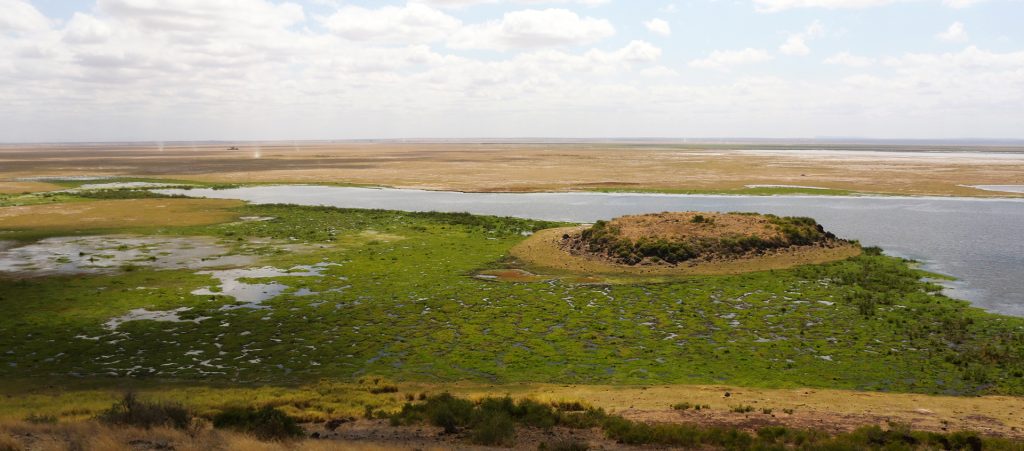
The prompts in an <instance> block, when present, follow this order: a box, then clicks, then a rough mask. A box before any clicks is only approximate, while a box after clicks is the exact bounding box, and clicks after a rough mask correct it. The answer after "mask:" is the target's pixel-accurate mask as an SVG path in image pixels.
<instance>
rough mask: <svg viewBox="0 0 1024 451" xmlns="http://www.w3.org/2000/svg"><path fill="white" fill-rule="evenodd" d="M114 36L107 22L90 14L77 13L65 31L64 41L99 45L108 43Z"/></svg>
mask: <svg viewBox="0 0 1024 451" xmlns="http://www.w3.org/2000/svg"><path fill="white" fill-rule="evenodd" d="M113 34H114V31H113V29H112V28H111V27H110V24H108V23H107V22H104V21H102V20H100V19H97V18H96V17H94V16H92V15H89V14H84V13H79V12H76V13H75V14H74V15H73V16H71V21H70V22H68V25H67V27H66V28H65V30H64V39H66V40H69V41H71V42H79V43H99V42H103V41H106V40H107V39H109V38H110V37H111V36H112V35H113Z"/></svg>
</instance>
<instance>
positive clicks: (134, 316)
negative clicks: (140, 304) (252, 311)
mask: <svg viewBox="0 0 1024 451" xmlns="http://www.w3.org/2000/svg"><path fill="white" fill-rule="evenodd" d="M189 310H192V309H191V308H189V307H181V308H177V309H174V310H166V311H151V310H146V309H144V308H140V309H135V310H131V311H129V312H128V313H125V314H124V315H121V316H118V317H115V318H111V319H110V320H108V321H107V322H105V323H103V327H104V328H106V329H107V330H110V331H115V330H117V328H118V327H120V326H121V324H124V323H127V322H129V321H144V320H145V321H158V322H168V323H197V324H198V323H200V322H202V321H205V320H208V319H210V317H204V316H201V317H198V318H195V319H189V320H185V319H181V317H180V315H181V314H182V313H185V312H187V311H189Z"/></svg>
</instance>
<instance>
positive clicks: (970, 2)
mask: <svg viewBox="0 0 1024 451" xmlns="http://www.w3.org/2000/svg"><path fill="white" fill-rule="evenodd" d="M984 1H985V0H942V4H944V5H946V6H948V7H950V8H954V9H963V8H969V7H971V6H974V5H977V4H978V3H981V2H984Z"/></svg>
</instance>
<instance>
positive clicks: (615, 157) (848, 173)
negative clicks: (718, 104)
mask: <svg viewBox="0 0 1024 451" xmlns="http://www.w3.org/2000/svg"><path fill="white" fill-rule="evenodd" d="M240 147H241V149H240V150H226V148H227V145H209V146H188V147H180V146H179V147H164V148H162V149H160V148H157V147H155V146H146V147H141V146H136V147H132V146H123V145H119V146H55V145H51V146H21V147H18V146H5V147H0V180H3V179H8V180H9V179H13V178H16V177H27V176H41V175H47V176H56V175H61V176H69V175H131V176H138V177H162V178H174V179H186V180H196V181H204V182H224V183H251V182H279V183H344V184H367V185H380V186H393V187H402V188H420V189H431V190H457V191H569V190H594V189H630V190H698V191H730V190H738V189H743V188H744V187H745V186H746V185H773V184H780V185H799V186H813V187H820V188H829V189H835V190H850V191H856V192H867V193H887V194H904V195H943V196H949V195H956V196H1014V195H1013V194H1005V193H993V192H986V191H981V190H977V189H974V188H970V187H966V186H962V185H981V184H988V185H1010V184H1024V159H1021V158H1000V157H992V156H991V154H989V156H986V155H985V154H970V153H967V154H966V155H965V154H964V153H960V154H948V155H949V156H945V155H946V154H941V153H930V154H921V155H907V154H905V153H894V152H871V153H863V152H861V153H857V152H845V153H840V154H836V153H822V154H819V155H815V154H813V153H764V152H758V151H755V150H756V149H760V148H764V147H770V146H750V145H746V146H745V145H737V146H722V145H712V144H708V145H700V144H624V143H623V144H616V143H590V144H587V143H549V144H493V143H476V144H473V143H464V142H460V143H399V142H379V143H373V142H368V143H332V144H322V143H321V144H317V143H297V144H287V145H281V144H274V145H272V144H266V145H255V144H243V145H241V146H240ZM801 147H806V146H800V145H793V146H785V148H787V149H788V148H801ZM813 147H814V146H811V147H810V148H813ZM817 147H821V146H817ZM834 147H835V146H834ZM838 148H839V149H841V150H844V151H845V150H853V151H862V150H884V151H894V150H898V151H904V150H915V149H912V148H904V147H894V148H893V147H885V146H839V147H838ZM916 150H930V151H936V150H937V151H963V150H965V149H961V148H944V147H928V148H922V149H916ZM966 150H978V149H972V148H968V149H966ZM981 150H985V151H993V150H994V151H1008V150H1013V151H1019V150H1020V149H1017V148H1006V149H1003V148H995V149H992V148H982V149H981ZM972 155H976V156H972ZM1016 196H1019V195H1016Z"/></svg>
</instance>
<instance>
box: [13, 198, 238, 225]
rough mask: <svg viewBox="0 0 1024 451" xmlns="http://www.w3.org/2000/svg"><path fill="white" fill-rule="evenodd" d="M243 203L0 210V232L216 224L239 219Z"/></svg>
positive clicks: (144, 202) (141, 202) (142, 202)
mask: <svg viewBox="0 0 1024 451" xmlns="http://www.w3.org/2000/svg"><path fill="white" fill-rule="evenodd" d="M240 205H242V202H240V201H233V200H213V199H130V200H102V201H95V202H72V203H61V204H47V205H27V206H19V207H3V208H0V229H8V230H36V231H39V230H46V231H65V230H69V231H70V230H98V229H125V228H137V227H174V226H188V225H203V224H216V223H220V222H225V221H230V220H233V219H235V218H237V217H238V214H237V213H236V212H234V211H232V210H231V208H233V207H237V206H240Z"/></svg>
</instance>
